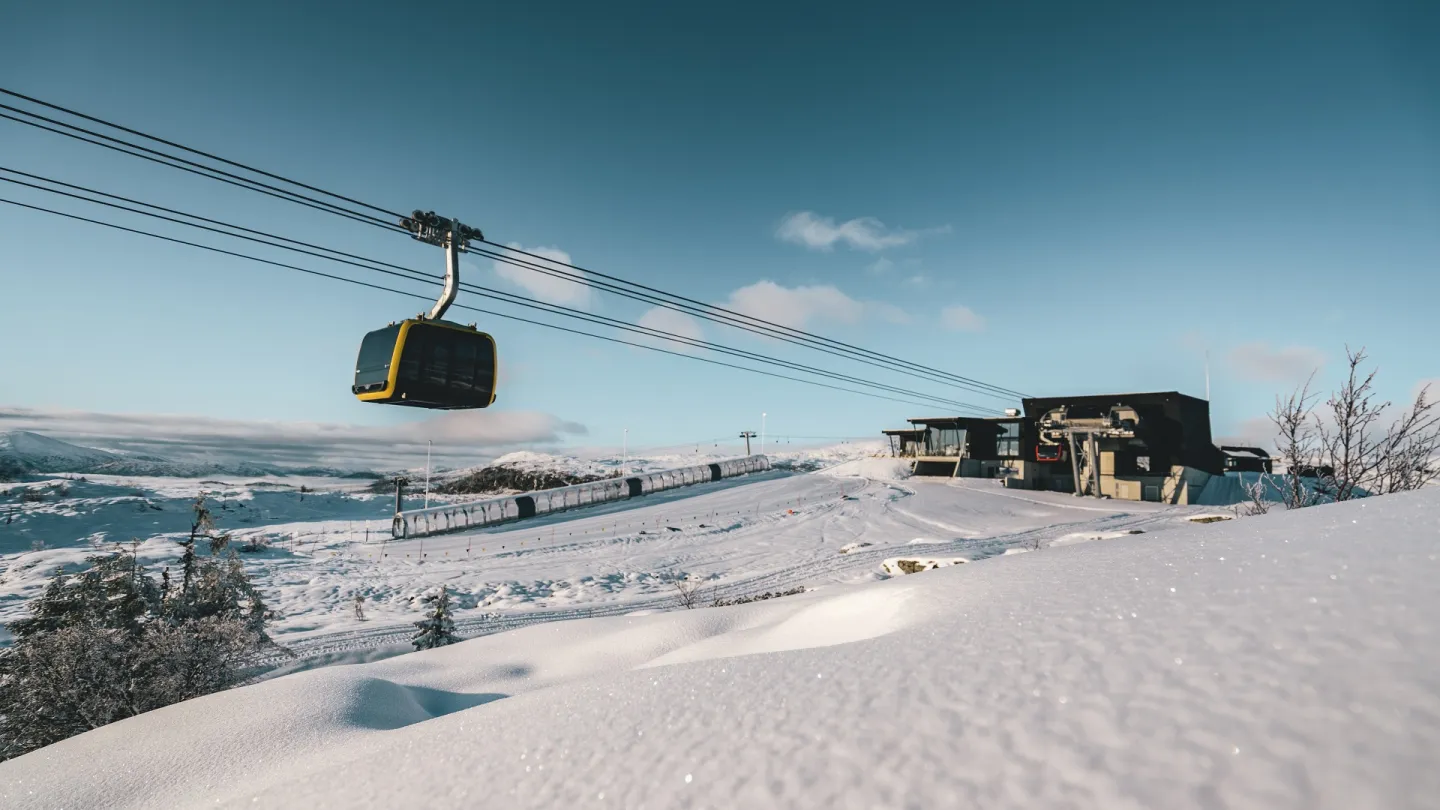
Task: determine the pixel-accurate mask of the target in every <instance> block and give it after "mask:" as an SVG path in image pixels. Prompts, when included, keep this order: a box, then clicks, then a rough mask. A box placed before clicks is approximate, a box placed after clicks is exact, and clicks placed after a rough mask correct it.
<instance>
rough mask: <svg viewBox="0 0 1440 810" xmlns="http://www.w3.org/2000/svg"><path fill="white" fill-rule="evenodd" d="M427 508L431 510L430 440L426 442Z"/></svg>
mask: <svg viewBox="0 0 1440 810" xmlns="http://www.w3.org/2000/svg"><path fill="white" fill-rule="evenodd" d="M425 508H426V509H429V508H430V440H429V439H426V440H425Z"/></svg>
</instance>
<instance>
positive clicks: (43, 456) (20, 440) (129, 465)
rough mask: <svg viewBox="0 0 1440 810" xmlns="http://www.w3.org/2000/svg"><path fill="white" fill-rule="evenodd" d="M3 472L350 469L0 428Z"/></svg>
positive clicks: (326, 472) (185, 473) (180, 473)
mask: <svg viewBox="0 0 1440 810" xmlns="http://www.w3.org/2000/svg"><path fill="white" fill-rule="evenodd" d="M0 472H4V473H5V474H6V475H7V476H11V477H13V476H16V475H36V474H39V475H44V474H50V473H85V474H89V473H98V474H102V475H116V476H167V477H180V478H186V477H188V478H195V477H200V476H214V475H242V476H252V477H253V476H266V475H312V476H340V475H346V474H347V472H346V471H342V470H334V469H329V468H321V467H303V468H287V467H282V466H278V465H270V464H255V463H251V462H244V461H223V460H218V459H217V460H213V461H207V460H192V461H175V460H171V459H164V458H158V457H156V456H145V455H134V454H122V453H112V452H110V451H108V450H98V449H95V448H91V447H81V446H79V445H75V444H70V443H69V442H64V441H61V440H59V439H54V438H51V437H49V436H42V435H40V434H39V433H32V432H30V431H27V430H12V431H7V432H5V433H0Z"/></svg>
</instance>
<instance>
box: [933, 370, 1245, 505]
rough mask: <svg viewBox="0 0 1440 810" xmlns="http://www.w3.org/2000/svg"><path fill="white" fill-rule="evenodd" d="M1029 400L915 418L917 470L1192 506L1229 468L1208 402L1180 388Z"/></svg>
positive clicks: (1033, 486)
mask: <svg viewBox="0 0 1440 810" xmlns="http://www.w3.org/2000/svg"><path fill="white" fill-rule="evenodd" d="M1022 404H1023V406H1024V412H1023V415H1022V413H1021V411H1019V410H1012V411H1008V412H1007V415H1006V416H1004V417H995V418H980V417H961V416H956V417H933V418H916V419H911V420H909V421H910V423H911V424H912V425H913V426H914V427H915V428H916V429H920V430H923V431H924V433H923V438H922V440H921V441H919V442H918V443H917V444H918V446H917V448H916V454H915V458H916V462H915V474H916V475H921V476H924V475H930V476H944V477H966V478H970V477H981V478H996V477H998V478H1003V479H1004V480H1005V485H1006V486H1007V487H1014V488H1023V489H1047V490H1057V491H1065V492H1075V493H1076V494H1088V495H1095V496H1099V497H1109V498H1121V499H1127V500H1137V501H1139V500H1147V501H1164V502H1168V503H1189V502H1191V500H1192V499H1193V498H1194V497H1195V496H1196V495H1197V494H1198V492H1199V490H1201V489H1203V488H1204V486H1205V484H1206V483H1207V482H1208V479H1209V478H1210V476H1213V475H1222V474H1224V472H1225V471H1226V468H1227V459H1229V458H1230V457H1229V456H1227V454H1226V453H1224V452H1222V451H1221V450H1220V448H1218V447H1216V446H1215V444H1214V442H1213V440H1212V438H1211V435H1210V403H1209V402H1207V401H1205V400H1203V399H1198V398H1196V397H1192V396H1187V395H1185V394H1181V393H1178V392H1175V391H1162V392H1151V393H1130V394H1100V395H1085V396H1070V397H1033V398H1029V399H1025V400H1023V402H1022ZM1229 463H1230V464H1234V463H1236V462H1234V461H1230V462H1229ZM1246 463H1247V464H1248V462H1246Z"/></svg>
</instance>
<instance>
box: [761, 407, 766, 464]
mask: <svg viewBox="0 0 1440 810" xmlns="http://www.w3.org/2000/svg"><path fill="white" fill-rule="evenodd" d="M760 455H762V456H763V455H765V414H763V413H762V414H760Z"/></svg>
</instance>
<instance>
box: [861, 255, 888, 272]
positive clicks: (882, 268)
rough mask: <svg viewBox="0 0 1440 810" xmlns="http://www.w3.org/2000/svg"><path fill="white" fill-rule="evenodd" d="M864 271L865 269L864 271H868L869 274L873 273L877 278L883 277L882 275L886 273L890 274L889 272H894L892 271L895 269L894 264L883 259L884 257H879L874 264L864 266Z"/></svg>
mask: <svg viewBox="0 0 1440 810" xmlns="http://www.w3.org/2000/svg"><path fill="white" fill-rule="evenodd" d="M865 269H866V270H869V271H870V272H872V273H874V274H875V275H877V276H883V275H885V274H886V273H888V272H890V271H891V270H894V269H895V262H892V261H890V260H889V259H887V258H885V257H884V256H881V257H880V258H878V259H876V260H875V261H874V262H872V263H870V264H868V265H866V266H865Z"/></svg>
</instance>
